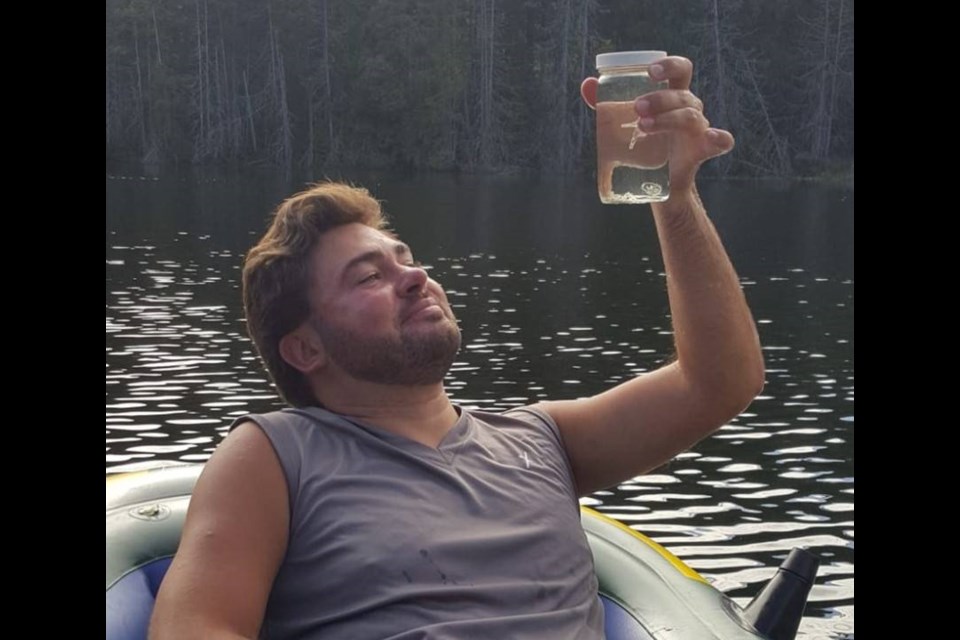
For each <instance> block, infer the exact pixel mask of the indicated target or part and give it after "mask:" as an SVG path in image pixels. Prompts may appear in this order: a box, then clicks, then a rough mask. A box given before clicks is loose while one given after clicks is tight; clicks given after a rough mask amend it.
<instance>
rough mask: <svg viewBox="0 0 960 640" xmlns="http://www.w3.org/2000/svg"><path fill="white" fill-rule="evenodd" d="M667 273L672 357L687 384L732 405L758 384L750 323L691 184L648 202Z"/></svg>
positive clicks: (760, 376) (759, 369) (756, 345)
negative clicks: (659, 200) (650, 206)
mask: <svg viewBox="0 0 960 640" xmlns="http://www.w3.org/2000/svg"><path fill="white" fill-rule="evenodd" d="M652 208H653V215H654V219H655V220H656V225H657V234H658V236H659V239H660V246H661V250H662V252H663V261H664V266H665V270H666V274H667V290H668V294H669V297H670V312H671V315H672V317H673V331H674V341H675V346H676V350H677V360H678V364H679V366H680V367H681V368H682V370H683V372H684V374H685V376H686V377H687V378H688V380H689V382H690V384H692V385H695V386H696V387H697V388H699V389H702V390H704V391H706V392H707V393H710V394H717V395H718V397H720V398H725V399H728V400H729V401H730V402H731V404H734V405H739V408H737V409H735V410H736V411H739V410H740V409H742V406H743V405H745V404H746V403H747V402H749V401H750V400H751V399H752V398H753V397H754V396H755V395H756V394H757V393H759V391H760V389H761V388H762V386H763V380H764V367H763V356H762V353H761V350H760V342H759V338H758V336H757V330H756V325H755V324H754V321H753V316H752V315H751V313H750V309H749V308H748V307H747V303H746V299H745V297H744V294H743V290H742V289H741V287H740V282H739V280H738V278H737V274H736V271H735V270H734V268H733V265H732V264H731V262H730V258H729V257H728V256H727V252H726V250H725V249H724V248H723V244H722V243H721V242H720V237H719V236H718V234H717V231H716V229H715V228H714V226H713V223H712V222H711V221H710V219H709V218H708V217H707V214H706V210H705V209H704V206H703V204H702V202H701V201H700V197H699V195H698V194H697V191H696V188H695V187H691V188H689V189H685V190H683V191H681V192H679V193H674V194H672V195H671V196H670V199H669V200H668V201H666V202H662V203H656V204H654V205H652Z"/></svg>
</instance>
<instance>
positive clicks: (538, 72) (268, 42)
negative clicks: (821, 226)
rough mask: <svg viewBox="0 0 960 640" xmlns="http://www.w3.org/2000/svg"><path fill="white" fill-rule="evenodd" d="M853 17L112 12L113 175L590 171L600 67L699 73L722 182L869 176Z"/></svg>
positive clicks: (755, 0)
mask: <svg viewBox="0 0 960 640" xmlns="http://www.w3.org/2000/svg"><path fill="white" fill-rule="evenodd" d="M853 19H854V15H853V2H852V0H689V1H682V2H678V1H676V0H611V1H608V2H601V1H599V0H511V1H504V0H500V1H497V0H296V1H290V0H107V36H106V42H107V55H106V62H107V65H106V123H107V126H106V148H107V162H108V164H109V163H111V162H123V163H137V164H140V165H142V166H143V167H145V168H150V167H153V168H156V167H166V166H181V167H182V166H200V167H222V168H242V167H249V166H261V167H272V168H276V169H278V170H280V171H283V172H286V173H290V172H292V171H307V172H316V171H321V170H323V169H324V168H327V167H363V168H376V169H403V170H411V169H413V170H437V171H451V170H459V171H477V172H479V171H530V170H532V171H541V172H545V173H577V172H585V171H591V170H592V168H593V166H594V164H595V162H594V157H593V155H594V147H593V113H592V112H591V111H590V110H589V109H588V108H586V107H585V106H584V105H583V103H582V101H581V100H580V97H579V85H580V81H581V80H582V79H583V78H584V77H586V76H587V75H596V70H595V68H594V56H595V55H596V54H598V53H603V52H608V51H620V50H637V49H661V50H666V51H668V52H669V53H671V54H676V55H683V56H686V57H688V58H690V59H691V60H693V62H694V65H695V75H694V85H693V90H694V92H695V93H696V94H697V95H699V96H700V97H701V98H702V99H703V101H704V103H705V105H706V114H707V116H708V118H709V119H710V121H711V124H712V125H713V126H717V127H722V128H725V129H728V130H730V131H731V132H733V134H734V135H735V136H736V138H737V150H736V152H735V153H733V154H730V155H728V156H724V157H723V158H720V159H718V160H715V161H713V162H711V163H709V166H708V167H705V170H706V172H708V173H710V174H712V175H715V176H728V177H732V176H752V177H797V176H820V177H823V176H834V177H835V176H838V175H839V176H843V175H852V170H853V148H854V135H853V131H854V127H853V112H854V105H853V91H854V88H853V84H854V83H853V69H854V65H853V40H854V38H853V33H854V29H853Z"/></svg>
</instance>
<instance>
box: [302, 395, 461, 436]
mask: <svg viewBox="0 0 960 640" xmlns="http://www.w3.org/2000/svg"><path fill="white" fill-rule="evenodd" d="M350 387H351V388H350V389H343V388H341V389H338V390H333V389H327V390H326V391H327V393H320V394H319V396H320V401H321V402H322V403H323V406H324V407H325V408H326V409H329V410H330V411H333V412H335V413H339V414H341V415H345V416H350V417H352V418H356V419H358V420H361V421H363V422H366V423H368V424H372V425H374V426H376V427H380V428H381V429H384V430H385V431H389V432H391V433H395V434H397V435H400V436H403V437H405V438H409V439H410V440H414V441H416V442H419V443H420V444H423V445H425V446H428V447H431V448H436V447H437V446H438V445H439V444H440V442H441V441H442V440H443V438H444V436H446V435H447V432H449V431H450V429H451V428H452V427H453V425H454V424H456V422H457V419H458V418H459V415H458V414H457V410H456V409H455V408H454V406H453V404H452V403H451V402H450V398H449V397H448V396H447V393H446V391H444V389H443V383H438V384H436V385H427V386H411V387H407V386H399V385H379V384H372V383H357V384H356V385H350Z"/></svg>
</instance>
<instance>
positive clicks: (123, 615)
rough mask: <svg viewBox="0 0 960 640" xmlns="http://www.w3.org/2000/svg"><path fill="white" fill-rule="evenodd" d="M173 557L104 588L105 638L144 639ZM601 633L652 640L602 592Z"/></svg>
mask: <svg viewBox="0 0 960 640" xmlns="http://www.w3.org/2000/svg"><path fill="white" fill-rule="evenodd" d="M171 560H172V558H170V557H166V558H158V559H156V560H153V561H151V562H148V563H147V564H145V565H142V566H140V567H138V568H137V569H135V570H133V571H131V572H130V573H128V574H126V575H125V576H123V577H122V578H121V579H120V580H119V581H117V583H116V584H114V585H113V586H111V587H110V588H109V589H107V640H146V637H147V626H148V625H149V624H150V614H151V613H152V612H153V605H154V603H155V602H156V600H157V591H159V589H160V583H161V582H163V576H164V575H165V574H166V572H167V569H168V568H169V567H170V561H171ZM600 601H601V602H602V603H603V613H604V620H605V623H604V634H605V636H606V638H607V640H653V636H651V635H649V634H648V633H647V632H646V631H645V630H644V629H643V627H642V626H640V623H639V622H637V620H636V618H634V617H633V616H632V615H630V614H629V613H627V611H626V609H624V608H623V607H622V606H621V605H620V604H619V603H617V602H616V601H614V600H611V599H610V598H608V597H607V596H605V595H601V596H600Z"/></svg>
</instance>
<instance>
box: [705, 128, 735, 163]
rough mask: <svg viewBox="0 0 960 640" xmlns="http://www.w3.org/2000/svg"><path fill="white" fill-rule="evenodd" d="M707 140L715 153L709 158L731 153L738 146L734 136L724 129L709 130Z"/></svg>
mask: <svg viewBox="0 0 960 640" xmlns="http://www.w3.org/2000/svg"><path fill="white" fill-rule="evenodd" d="M706 138H707V142H709V143H710V146H711V147H712V148H713V151H715V153H712V154H711V155H710V156H709V157H711V158H714V157H716V156H722V155H723V154H725V153H728V152H730V151H731V150H732V149H733V147H734V145H735V144H736V142H735V141H734V139H733V135H732V134H731V133H730V132H729V131H724V130H723V129H707V133H706Z"/></svg>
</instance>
